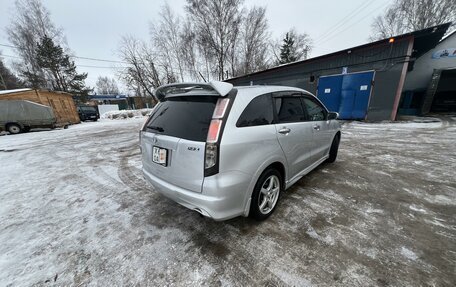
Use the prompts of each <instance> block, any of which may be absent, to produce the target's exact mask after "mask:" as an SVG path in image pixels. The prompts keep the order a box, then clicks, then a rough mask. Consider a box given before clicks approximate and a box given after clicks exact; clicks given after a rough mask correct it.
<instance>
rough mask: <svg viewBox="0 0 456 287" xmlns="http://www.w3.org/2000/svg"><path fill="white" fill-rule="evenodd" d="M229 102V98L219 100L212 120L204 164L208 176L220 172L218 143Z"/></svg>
mask: <svg viewBox="0 0 456 287" xmlns="http://www.w3.org/2000/svg"><path fill="white" fill-rule="evenodd" d="M229 101H230V100H229V99H228V98H219V99H218V101H217V104H216V105H215V109H214V113H213V114H212V120H211V124H210V126H209V131H208V133H207V140H206V153H205V154H206V155H205V163H204V167H205V169H206V171H205V175H206V176H209V175H213V174H216V173H217V172H218V162H217V161H218V153H219V150H218V141H219V136H220V131H221V129H222V124H223V117H224V116H225V112H226V109H227V107H228V103H229ZM209 169H210V171H209Z"/></svg>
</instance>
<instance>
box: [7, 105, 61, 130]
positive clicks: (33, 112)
mask: <svg viewBox="0 0 456 287" xmlns="http://www.w3.org/2000/svg"><path fill="white" fill-rule="evenodd" d="M55 126H56V118H55V116H54V112H53V111H52V108H51V107H48V106H45V105H41V104H37V103H34V102H30V101H25V100H1V101H0V131H1V130H4V131H7V132H9V133H10V134H18V133H20V132H28V131H30V129H33V128H54V127H55Z"/></svg>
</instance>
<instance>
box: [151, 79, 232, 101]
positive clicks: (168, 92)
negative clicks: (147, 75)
mask: <svg viewBox="0 0 456 287" xmlns="http://www.w3.org/2000/svg"><path fill="white" fill-rule="evenodd" d="M232 89H233V85H232V84H230V83H226V82H219V81H211V82H209V83H174V84H168V85H163V86H160V87H158V88H157V89H156V90H155V91H154V94H155V96H156V97H157V99H158V100H159V101H161V100H163V99H165V98H166V97H172V96H181V95H184V94H186V93H188V92H192V91H193V92H195V91H200V92H203V93H204V95H211V94H212V95H216V96H222V97H225V96H226V95H228V93H229V92H230V91H231V90H232Z"/></svg>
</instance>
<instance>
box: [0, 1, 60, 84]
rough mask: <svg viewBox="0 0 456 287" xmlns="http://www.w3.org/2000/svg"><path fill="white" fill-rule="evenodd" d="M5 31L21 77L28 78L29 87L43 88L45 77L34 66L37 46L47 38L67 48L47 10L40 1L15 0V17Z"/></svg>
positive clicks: (42, 72) (40, 70)
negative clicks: (15, 53) (26, 75)
mask: <svg viewBox="0 0 456 287" xmlns="http://www.w3.org/2000/svg"><path fill="white" fill-rule="evenodd" d="M6 32H7V34H8V38H9V41H10V42H11V43H12V44H13V45H14V46H15V47H17V52H18V54H19V57H20V58H21V61H20V62H19V63H16V66H17V67H18V68H19V69H20V71H21V73H22V74H23V73H24V72H26V73H28V74H29V75H31V77H28V78H27V79H26V80H27V82H28V84H29V85H32V86H34V87H44V86H46V85H47V80H46V75H45V73H44V71H43V70H42V69H41V68H40V67H39V65H38V63H37V44H38V43H39V42H40V40H41V39H42V38H44V37H49V38H51V39H52V40H53V41H54V42H55V43H56V44H58V45H61V46H66V41H65V38H64V35H63V32H62V30H61V29H59V28H57V27H56V26H55V25H54V23H53V22H52V20H51V18H50V13H49V11H48V10H47V9H46V7H44V6H43V4H42V2H41V1H40V0H17V1H16V2H15V14H14V17H13V18H12V20H11V24H10V26H8V27H7V28H6Z"/></svg>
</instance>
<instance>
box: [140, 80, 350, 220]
mask: <svg viewBox="0 0 456 287" xmlns="http://www.w3.org/2000/svg"><path fill="white" fill-rule="evenodd" d="M156 96H157V97H158V98H159V99H160V102H159V104H158V105H157V106H156V107H155V109H154V110H153V112H152V113H151V115H150V116H149V118H148V120H147V121H146V122H145V123H144V126H143V127H142V129H141V131H140V141H141V143H140V144H141V150H142V163H143V173H144V176H145V178H146V179H147V180H148V181H149V182H150V183H151V184H152V185H153V186H154V187H155V189H156V190H157V191H158V192H160V193H162V194H163V195H165V196H167V197H169V198H171V199H172V200H174V201H176V202H178V203H179V204H181V205H183V206H185V207H187V208H190V209H192V210H195V211H197V212H199V213H200V214H202V215H204V216H208V217H211V218H213V219H215V220H225V219H229V218H233V217H236V216H241V215H242V216H248V215H250V216H252V217H254V218H256V219H258V220H263V219H266V218H267V217H268V216H269V215H271V214H272V213H273V211H274V210H275V208H276V206H277V202H278V200H279V198H280V195H281V193H282V192H283V191H284V190H285V189H287V188H289V187H290V186H292V185H293V184H294V183H295V182H297V181H298V180H299V179H300V178H301V177H303V176H304V175H305V174H307V173H309V172H310V171H311V170H313V169H314V168H316V167H317V166H318V165H320V164H321V163H323V162H325V161H328V162H334V161H335V160H336V157H337V151H338V147H339V142H340V137H341V132H340V125H339V123H338V121H337V120H336V119H337V117H338V114H337V113H334V112H328V110H327V109H326V108H325V106H324V105H323V104H322V103H321V102H320V101H319V100H318V99H317V98H316V97H315V96H313V95H312V94H311V93H309V92H307V91H305V90H302V89H298V88H293V87H282V86H249V87H233V86H232V85H231V84H229V83H222V82H211V83H209V84H208V83H204V84H198V83H197V84H193V83H184V84H171V85H165V86H162V87H160V88H158V89H157V90H156Z"/></svg>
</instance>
